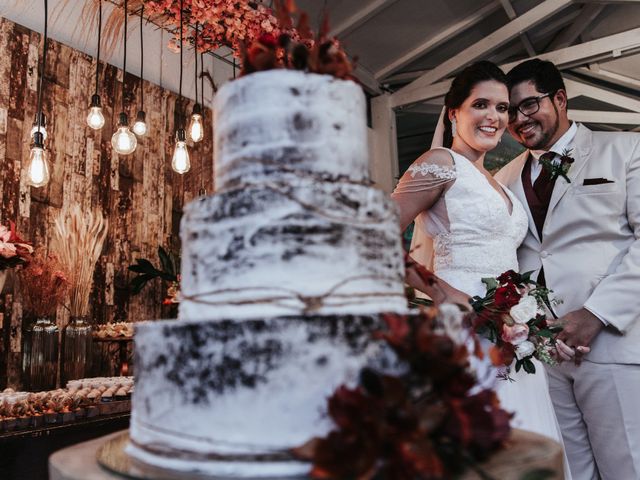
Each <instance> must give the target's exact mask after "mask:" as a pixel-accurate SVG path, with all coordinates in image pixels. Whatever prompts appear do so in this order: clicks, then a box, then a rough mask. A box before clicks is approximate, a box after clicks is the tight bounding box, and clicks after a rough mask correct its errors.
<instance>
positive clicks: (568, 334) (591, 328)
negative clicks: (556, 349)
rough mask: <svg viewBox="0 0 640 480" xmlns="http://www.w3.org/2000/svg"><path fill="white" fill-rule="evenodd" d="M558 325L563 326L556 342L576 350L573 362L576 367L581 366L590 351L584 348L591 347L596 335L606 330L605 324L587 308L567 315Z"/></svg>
mask: <svg viewBox="0 0 640 480" xmlns="http://www.w3.org/2000/svg"><path fill="white" fill-rule="evenodd" d="M558 323H559V324H560V325H562V331H561V332H560V333H559V334H558V336H557V337H556V340H559V341H560V342H562V343H563V344H564V345H566V346H567V347H569V348H571V349H574V351H575V357H574V358H573V360H574V361H575V363H576V365H579V364H580V362H582V356H583V355H584V354H585V353H587V352H588V351H589V349H588V348H587V349H585V348H584V347H589V345H591V342H593V339H594V338H595V337H596V335H598V333H600V330H602V329H603V328H604V324H603V323H602V321H600V319H599V318H598V317H596V316H595V315H594V314H593V313H591V312H590V311H589V310H587V309H585V308H581V309H580V310H576V311H573V312H569V313H567V314H566V315H565V316H564V317H561V318H560V319H559V320H558ZM561 356H562V357H564V356H563V355H561Z"/></svg>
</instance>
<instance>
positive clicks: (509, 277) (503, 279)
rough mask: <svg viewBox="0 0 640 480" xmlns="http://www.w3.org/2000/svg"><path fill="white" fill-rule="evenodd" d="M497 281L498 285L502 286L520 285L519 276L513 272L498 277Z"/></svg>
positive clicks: (509, 271)
mask: <svg viewBox="0 0 640 480" xmlns="http://www.w3.org/2000/svg"><path fill="white" fill-rule="evenodd" d="M498 281H499V282H500V284H502V285H504V284H505V283H515V284H518V283H520V275H519V274H518V273H516V272H514V271H513V270H507V271H506V272H504V273H503V274H502V275H500V276H499V277H498Z"/></svg>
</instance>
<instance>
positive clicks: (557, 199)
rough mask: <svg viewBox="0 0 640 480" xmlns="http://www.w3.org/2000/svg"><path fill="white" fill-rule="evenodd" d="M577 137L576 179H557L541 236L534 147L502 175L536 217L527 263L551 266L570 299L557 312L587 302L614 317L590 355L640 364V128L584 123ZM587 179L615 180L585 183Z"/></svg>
mask: <svg viewBox="0 0 640 480" xmlns="http://www.w3.org/2000/svg"><path fill="white" fill-rule="evenodd" d="M571 144H572V146H573V151H572V156H573V158H574V159H575V161H574V163H573V164H572V165H571V168H570V169H569V171H568V174H567V176H568V177H569V179H570V180H571V183H567V182H566V181H565V180H564V179H563V178H562V177H559V178H558V179H557V180H556V184H555V188H554V191H553V194H552V196H551V200H550V203H549V210H548V213H547V217H546V220H545V223H544V226H543V239H542V241H541V240H540V238H539V237H538V234H537V231H536V228H535V224H534V222H533V217H532V216H531V212H530V211H529V208H528V205H527V200H526V196H525V193H524V188H523V185H522V169H523V167H524V165H525V163H526V160H527V157H528V155H529V151H525V152H524V153H523V154H522V155H520V156H519V157H517V158H516V159H514V160H513V161H511V162H510V163H509V164H508V165H507V166H505V167H504V168H503V169H502V170H500V172H498V174H497V175H496V179H497V180H498V181H500V182H501V183H502V184H504V185H506V186H507V187H508V188H509V189H510V190H512V191H513V192H514V194H515V195H516V196H517V197H518V198H519V199H520V201H521V202H522V203H523V205H524V206H525V210H526V211H527V214H528V217H529V231H528V233H527V235H526V237H525V239H524V242H523V243H522V245H521V247H520V249H519V251H518V260H519V263H520V270H521V271H525V272H526V271H530V270H535V271H539V270H540V268H541V267H542V266H544V271H545V278H546V282H547V286H548V287H549V288H551V289H552V290H553V291H554V294H555V296H556V297H557V298H559V299H561V300H562V302H563V303H561V304H560V305H558V306H557V308H556V312H557V313H558V315H560V316H562V315H564V314H566V313H568V312H571V311H574V310H578V309H580V308H583V307H584V308H587V309H588V310H590V311H591V312H593V313H594V314H596V315H597V316H598V317H600V318H601V319H602V320H603V321H604V322H605V323H608V324H609V326H608V327H606V328H605V329H604V330H603V331H602V332H601V333H600V334H599V335H598V336H597V337H596V339H595V340H594V342H593V344H592V351H591V353H590V354H589V355H588V359H589V360H590V361H592V362H598V363H623V364H624V363H626V364H640V135H638V134H635V133H609V132H591V131H590V130H589V129H587V128H586V127H584V126H583V125H577V127H576V133H575V137H574V138H573V141H572V142H571ZM560 153H561V152H560ZM585 179H592V181H593V179H605V180H609V181H610V182H607V183H600V184H595V185H588V184H587V185H584V184H583V182H584V180H585ZM587 183H589V182H587Z"/></svg>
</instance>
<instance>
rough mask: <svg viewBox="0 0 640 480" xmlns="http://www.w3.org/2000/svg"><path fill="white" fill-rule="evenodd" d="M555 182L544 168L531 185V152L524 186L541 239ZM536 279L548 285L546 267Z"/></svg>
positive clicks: (525, 166) (525, 172) (524, 172)
mask: <svg viewBox="0 0 640 480" xmlns="http://www.w3.org/2000/svg"><path fill="white" fill-rule="evenodd" d="M555 183H556V182H555V180H553V181H552V180H551V178H550V175H549V172H548V171H547V170H545V169H544V168H543V169H542V171H541V172H540V175H538V178H536V181H535V182H534V184H533V185H531V153H529V157H528V158H527V161H526V162H525V164H524V168H523V169H522V186H523V187H524V194H525V196H526V197H527V204H528V205H529V210H531V216H532V217H533V223H535V225H536V230H537V231H538V237H540V240H542V227H543V226H544V220H545V218H547V211H548V210H549V202H550V201H551V194H552V193H553V187H554V186H555ZM536 281H537V282H538V283H539V284H540V285H543V286H544V285H546V280H545V278H544V268H541V269H540V273H539V274H538V278H537V279H536Z"/></svg>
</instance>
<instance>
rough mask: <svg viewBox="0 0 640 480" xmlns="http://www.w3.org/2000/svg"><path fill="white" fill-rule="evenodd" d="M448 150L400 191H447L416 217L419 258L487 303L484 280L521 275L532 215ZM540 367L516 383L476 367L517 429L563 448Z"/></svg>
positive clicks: (482, 364)
mask: <svg viewBox="0 0 640 480" xmlns="http://www.w3.org/2000/svg"><path fill="white" fill-rule="evenodd" d="M447 150H448V149H447ZM448 151H449V152H450V153H451V156H452V159H453V164H449V165H447V164H436V163H416V164H414V165H412V166H411V170H410V172H411V178H412V180H406V179H405V180H403V182H401V183H400V184H399V185H398V188H397V189H396V191H400V192H402V191H419V190H421V189H423V188H421V186H424V185H429V184H432V185H442V184H446V185H447V187H446V190H445V193H444V194H443V195H442V196H441V197H440V199H439V200H438V202H436V204H435V205H434V206H433V207H432V208H431V209H430V210H429V211H425V212H422V213H421V214H420V215H419V216H418V217H417V218H416V222H415V227H414V237H413V241H412V247H414V248H412V256H413V258H414V259H415V260H417V261H418V262H420V263H422V264H423V265H426V266H427V267H431V269H432V270H433V271H434V272H435V273H436V275H437V276H438V277H440V278H442V279H443V280H445V281H446V282H448V283H449V284H450V285H452V286H453V287H455V288H457V289H458V290H461V291H463V292H465V293H467V294H469V295H471V296H473V295H481V296H484V295H485V293H486V287H485V285H484V284H483V283H482V278H485V277H497V276H498V275H500V274H501V273H503V272H505V271H507V270H515V271H518V259H517V255H516V251H517V248H518V246H519V245H520V244H521V243H522V240H523V239H524V236H525V234H526V232H527V228H528V219H527V214H526V212H525V210H524V207H523V206H522V204H521V203H520V202H519V201H518V199H517V198H515V196H514V195H513V194H512V193H511V192H510V191H509V190H508V189H506V188H503V190H504V192H505V194H506V195H507V196H508V198H509V199H510V200H511V205H508V204H507V203H506V202H505V199H504V198H503V196H502V195H500V193H498V191H496V190H495V189H494V188H493V186H492V185H491V184H490V183H489V181H488V180H487V178H486V177H485V176H484V175H483V174H482V173H481V172H480V171H479V170H478V169H477V168H476V167H475V166H474V165H473V164H472V163H471V161H469V160H468V159H467V158H465V157H464V156H462V155H460V154H458V153H456V152H454V151H452V150H448ZM510 210H511V211H510ZM487 346H488V344H487ZM486 357H487V356H485V358H486ZM534 363H535V365H536V373H535V374H528V373H525V372H524V371H523V370H521V371H520V372H518V373H516V372H515V369H512V372H511V374H510V375H511V377H512V378H513V379H514V380H515V381H513V382H511V381H508V380H503V379H498V378H497V377H496V375H497V373H498V371H497V370H496V369H495V368H493V367H491V366H490V365H489V362H488V360H484V361H477V360H476V361H475V362H474V364H473V366H474V367H475V369H476V373H477V374H478V375H479V380H480V382H481V384H482V385H483V386H484V387H493V388H494V389H495V390H496V391H497V393H498V396H499V398H500V402H501V404H502V406H503V408H504V409H505V410H507V411H510V412H513V413H514V414H515V415H514V417H513V420H512V426H513V427H515V428H521V429H523V430H529V431H533V432H536V433H539V434H542V435H545V436H547V437H550V438H552V439H554V440H556V441H558V442H560V443H562V437H561V434H560V429H559V427H558V423H557V420H556V416H555V413H554V411H553V405H552V403H551V399H550V397H549V391H548V387H547V377H546V372H545V368H544V366H543V365H542V364H541V363H540V362H538V361H537V360H536V361H534ZM566 478H569V477H566Z"/></svg>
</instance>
